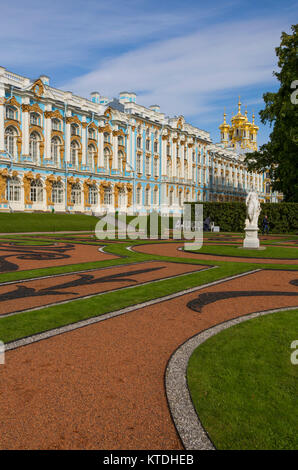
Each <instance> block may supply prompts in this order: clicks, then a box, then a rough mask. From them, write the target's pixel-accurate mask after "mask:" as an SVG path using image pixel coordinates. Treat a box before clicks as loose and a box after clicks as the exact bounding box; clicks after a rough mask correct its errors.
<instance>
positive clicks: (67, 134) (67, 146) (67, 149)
mask: <svg viewBox="0 0 298 470" xmlns="http://www.w3.org/2000/svg"><path fill="white" fill-rule="evenodd" d="M65 127H66V129H65V161H66V163H69V162H70V124H69V123H66V125H65Z"/></svg>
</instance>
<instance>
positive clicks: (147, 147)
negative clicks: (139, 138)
mask: <svg viewBox="0 0 298 470" xmlns="http://www.w3.org/2000/svg"><path fill="white" fill-rule="evenodd" d="M149 150H150V140H149V139H147V140H146V151H147V152H149Z"/></svg>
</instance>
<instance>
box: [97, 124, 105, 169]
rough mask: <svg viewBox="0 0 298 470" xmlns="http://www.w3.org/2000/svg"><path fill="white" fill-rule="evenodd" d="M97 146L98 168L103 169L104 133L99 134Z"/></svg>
mask: <svg viewBox="0 0 298 470" xmlns="http://www.w3.org/2000/svg"><path fill="white" fill-rule="evenodd" d="M97 146H98V166H99V167H103V166H104V161H103V132H100V131H99V132H98V137H97Z"/></svg>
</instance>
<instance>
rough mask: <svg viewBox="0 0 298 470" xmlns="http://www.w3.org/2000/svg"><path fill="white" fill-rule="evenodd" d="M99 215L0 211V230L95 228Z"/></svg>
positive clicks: (35, 230) (46, 230)
mask: <svg viewBox="0 0 298 470" xmlns="http://www.w3.org/2000/svg"><path fill="white" fill-rule="evenodd" d="M97 222H98V218H97V217H93V216H89V215H84V214H51V213H40V214H39V213H32V214H30V213H24V212H15V213H11V214H6V213H0V232H1V233H14V232H58V231H61V230H62V231H71V230H86V231H87V230H88V231H89V230H94V228H95V225H96V223H97Z"/></svg>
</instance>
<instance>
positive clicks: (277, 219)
mask: <svg viewBox="0 0 298 470" xmlns="http://www.w3.org/2000/svg"><path fill="white" fill-rule="evenodd" d="M190 204H192V212H193V213H194V203H190ZM199 204H203V218H204V219H205V218H206V217H207V216H209V217H210V218H211V221H212V222H214V223H215V225H219V226H220V230H221V231H223V232H243V231H244V224H245V218H246V205H245V203H244V202H202V203H201V202H200V203H199ZM261 209H262V210H261V214H260V217H259V228H262V221H263V217H264V215H265V214H267V216H268V220H269V231H270V232H271V233H294V232H297V231H298V203H296V202H281V203H261Z"/></svg>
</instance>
